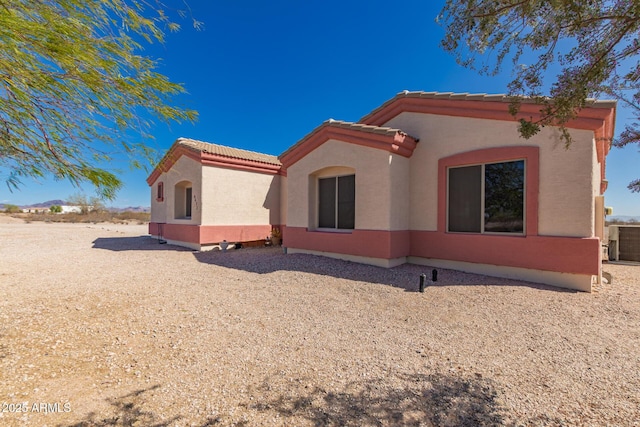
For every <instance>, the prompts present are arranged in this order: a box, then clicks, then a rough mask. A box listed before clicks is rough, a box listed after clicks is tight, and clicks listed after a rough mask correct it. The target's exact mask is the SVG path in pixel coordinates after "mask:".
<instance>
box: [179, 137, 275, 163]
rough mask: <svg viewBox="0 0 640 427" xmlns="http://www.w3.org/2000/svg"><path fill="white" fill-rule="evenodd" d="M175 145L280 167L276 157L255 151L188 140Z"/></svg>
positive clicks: (180, 140)
mask: <svg viewBox="0 0 640 427" xmlns="http://www.w3.org/2000/svg"><path fill="white" fill-rule="evenodd" d="M176 144H177V145H181V146H183V147H185V148H187V149H189V150H192V151H196V152H201V153H209V154H215V155H218V156H223V157H229V158H234V159H242V160H249V161H253V162H259V163H267V164H270V165H280V164H281V163H280V160H278V157H277V156H272V155H270V154H263V153H257V152H255V151H249V150H241V149H239V148H233V147H227V146H225V145H218V144H212V143H209V142H203V141H197V140H195V139H189V138H178V140H177V141H176Z"/></svg>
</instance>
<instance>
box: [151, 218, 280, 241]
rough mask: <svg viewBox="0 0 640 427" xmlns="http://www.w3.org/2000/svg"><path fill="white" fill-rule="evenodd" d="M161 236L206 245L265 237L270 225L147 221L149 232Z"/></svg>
mask: <svg viewBox="0 0 640 427" xmlns="http://www.w3.org/2000/svg"><path fill="white" fill-rule="evenodd" d="M160 227H162V236H163V238H165V239H167V240H175V241H179V242H186V243H196V244H200V245H207V244H212V243H219V242H221V241H223V240H226V241H227V242H249V241H253V240H261V239H265V238H266V237H267V236H269V235H270V234H271V228H272V226H271V225H269V224H267V225H190V224H158V223H155V222H150V223H149V234H151V235H153V236H157V235H158V231H159V228H160Z"/></svg>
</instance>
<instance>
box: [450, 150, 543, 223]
mask: <svg viewBox="0 0 640 427" xmlns="http://www.w3.org/2000/svg"><path fill="white" fill-rule="evenodd" d="M519 159H525V207H526V219H525V220H526V224H525V233H526V234H527V235H528V236H536V235H537V234H538V194H539V191H540V149H539V148H538V147H530V146H513V147H497V148H486V149H483V150H474V151H467V152H464V153H460V154H455V155H453V156H449V157H445V158H442V159H440V160H439V161H438V231H441V232H446V229H447V168H449V167H453V166H464V165H472V164H479V163H492V162H503V161H509V160H519Z"/></svg>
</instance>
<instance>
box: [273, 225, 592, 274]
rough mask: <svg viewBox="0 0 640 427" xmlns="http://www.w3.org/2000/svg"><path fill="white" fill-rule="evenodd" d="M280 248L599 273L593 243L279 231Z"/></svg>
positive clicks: (532, 238)
mask: <svg viewBox="0 0 640 427" xmlns="http://www.w3.org/2000/svg"><path fill="white" fill-rule="evenodd" d="M283 231H284V241H285V246H287V247H289V248H295V249H304V250H309V251H318V252H329V253H338V254H345V255H354V256H362V257H371V258H379V259H395V258H400V257H405V256H416V257H422V258H433V259H441V260H451V261H462V262H470V263H478V264H488V265H496V266H504V267H517V268H527V269H533V270H544V271H555V272H561V273H571V274H589V275H597V274H599V269H600V267H599V266H600V264H599V258H598V253H599V252H598V251H599V250H600V240H599V239H598V238H575V237H547V236H526V237H525V236H497V235H486V234H453V233H442V232H438V231H384V230H354V231H353V232H352V233H332V232H321V231H308V230H307V229H306V228H304V227H284V230H283Z"/></svg>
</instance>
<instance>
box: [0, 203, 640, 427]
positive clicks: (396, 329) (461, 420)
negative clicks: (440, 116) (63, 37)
mask: <svg viewBox="0 0 640 427" xmlns="http://www.w3.org/2000/svg"><path fill="white" fill-rule="evenodd" d="M605 271H607V272H609V273H611V274H612V275H613V283H611V284H604V285H598V286H596V289H595V292H593V293H591V294H587V293H579V292H572V291H567V290H563V289H559V288H553V287H550V286H542V285H537V284H532V283H527V282H517V281H513V280H506V279H497V278H492V277H487V276H480V275H472V274H465V273H461V272H456V271H451V270H438V281H437V282H435V283H432V282H430V281H428V283H427V284H428V286H427V289H426V291H425V292H424V293H418V292H416V289H417V286H418V281H419V275H420V274H421V273H426V274H427V275H428V277H431V274H430V273H431V269H429V268H426V267H420V266H414V265H404V266H400V267H397V268H394V269H389V270H387V269H382V268H377V267H371V266H363V265H359V264H354V263H349V262H343V261H337V260H331V259H326V258H321V257H315V256H309V255H292V254H287V255H285V254H283V252H282V250H280V249H279V248H266V249H241V250H236V251H228V252H227V253H221V252H207V253H199V252H193V251H190V250H186V249H182V248H177V247H174V246H170V245H161V244H158V242H157V241H156V240H154V239H152V238H150V237H148V236H146V227H145V226H141V225H114V224H52V223H30V224H29V223H24V222H23V221H21V220H15V219H11V218H8V217H6V216H3V215H0V292H1V295H2V298H0V404H1V405H2V406H1V407H0V425H2V426H61V427H71V426H75V427H79V426H130V425H133V426H232V425H236V426H253V425H257V426H260V425H266V426H270V425H275V426H294V425H295V426H362V425H382V426H387V425H389V426H391V425H394V426H395V425H402V426H494V425H496V426H497V425H508V426H531V425H533V426H547V425H549V426H556V425H558V426H560V425H576V426H578V425H579V426H602V425H610V426H634V425H639V422H638V420H640V266H638V265H623V264H607V265H605Z"/></svg>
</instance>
